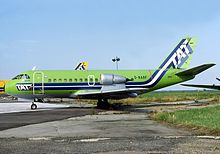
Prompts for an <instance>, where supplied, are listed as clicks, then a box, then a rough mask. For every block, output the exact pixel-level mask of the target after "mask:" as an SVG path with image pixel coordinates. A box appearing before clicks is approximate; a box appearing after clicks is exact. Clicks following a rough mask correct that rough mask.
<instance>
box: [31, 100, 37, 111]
mask: <svg viewBox="0 0 220 154" xmlns="http://www.w3.org/2000/svg"><path fill="white" fill-rule="evenodd" d="M36 109H37V104H35V103H34V102H32V104H31V110H36Z"/></svg>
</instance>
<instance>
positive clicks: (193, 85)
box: [181, 84, 220, 90]
mask: <svg viewBox="0 0 220 154" xmlns="http://www.w3.org/2000/svg"><path fill="white" fill-rule="evenodd" d="M181 85H182V86H187V87H197V88H208V89H216V90H220V85H214V84H213V85H199V84H181Z"/></svg>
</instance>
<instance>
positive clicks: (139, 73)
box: [5, 37, 215, 110]
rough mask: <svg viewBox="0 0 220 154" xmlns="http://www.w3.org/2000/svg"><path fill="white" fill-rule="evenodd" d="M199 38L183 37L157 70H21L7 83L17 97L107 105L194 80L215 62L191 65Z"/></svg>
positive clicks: (99, 105)
mask: <svg viewBox="0 0 220 154" xmlns="http://www.w3.org/2000/svg"><path fill="white" fill-rule="evenodd" d="M196 42H197V41H196V38H194V37H187V38H184V39H181V41H180V42H179V43H178V44H177V46H176V47H175V48H174V50H172V52H171V53H170V54H169V55H168V57H167V58H166V59H165V60H164V61H163V62H162V64H161V65H159V67H158V68H157V69H155V70H147V69H146V70H85V71H73V70H35V71H32V70H30V71H26V72H23V73H20V74H19V75H17V76H16V77H14V78H13V79H12V80H10V81H9V82H7V83H6V85H5V91H6V93H7V94H9V95H12V96H14V97H19V98H24V99H30V100H33V101H32V104H31V109H33V110H34V109H36V108H37V105H36V104H35V102H36V101H35V100H36V99H44V98H73V99H97V100H98V102H97V108H108V107H109V105H110V104H109V102H108V99H124V98H128V97H137V96H138V95H141V94H144V93H147V92H150V91H154V90H157V89H161V88H164V87H167V86H171V85H174V84H178V83H181V82H184V81H188V80H191V79H193V78H194V77H195V76H196V75H197V74H199V73H201V72H203V71H205V70H207V69H209V68H210V67H212V66H214V65H215V64H212V63H211V64H203V65H200V66H197V67H194V68H191V69H187V68H188V67H189V64H190V61H191V58H192V54H193V52H194V49H195V46H196Z"/></svg>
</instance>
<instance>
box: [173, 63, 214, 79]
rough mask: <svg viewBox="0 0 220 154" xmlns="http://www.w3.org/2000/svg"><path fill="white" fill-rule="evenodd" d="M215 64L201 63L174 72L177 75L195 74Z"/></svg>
mask: <svg viewBox="0 0 220 154" xmlns="http://www.w3.org/2000/svg"><path fill="white" fill-rule="evenodd" d="M214 65H215V64H203V65H200V66H197V67H194V68H190V69H187V70H184V71H181V72H178V73H176V75H177V76H195V75H197V74H199V73H201V72H203V71H205V70H207V69H209V68H210V67H212V66H214Z"/></svg>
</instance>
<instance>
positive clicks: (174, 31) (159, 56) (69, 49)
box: [0, 0, 220, 89]
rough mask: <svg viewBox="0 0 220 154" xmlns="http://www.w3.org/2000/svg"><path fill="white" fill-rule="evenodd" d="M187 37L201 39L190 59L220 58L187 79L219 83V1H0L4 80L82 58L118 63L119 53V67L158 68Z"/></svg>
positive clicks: (96, 65)
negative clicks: (209, 67) (200, 72)
mask: <svg viewBox="0 0 220 154" xmlns="http://www.w3.org/2000/svg"><path fill="white" fill-rule="evenodd" d="M185 36H196V37H198V38H199V41H198V46H197V48H196V51H195V52H194V55H193V60H192V63H191V66H197V65H200V64H204V63H209V62H211V63H216V64H217V65H216V66H215V67H213V68H211V69H210V70H208V71H206V72H204V73H202V74H201V75H199V76H197V77H196V79H194V80H192V81H190V82H189V83H211V84H212V83H218V82H217V81H216V80H215V78H216V77H220V50H219V48H218V47H219V45H220V1H218V0H209V1H201V0H200V1H199V0H194V1H192V0H184V1H177V0H166V1H165V0H77V1H76V0H59V1H58V0H31V1H30V0H7V1H6V0H0V57H1V65H0V79H9V78H12V77H13V76H15V75H16V74H19V73H20V72H23V71H26V70H30V69H32V67H33V66H37V68H38V69H46V70H48V69H53V70H57V69H59V70H60V69H65V70H66V69H73V67H75V65H76V64H77V63H78V62H80V61H88V62H89V69H115V64H113V63H112V61H111V59H112V58H113V57H115V56H118V57H120V58H121V61H120V63H119V69H154V68H157V67H158V65H159V64H160V63H161V62H162V61H163V60H164V59H165V58H166V57H167V55H168V54H169V53H170V52H171V50H172V49H173V48H174V46H175V45H176V44H177V43H178V42H179V41H180V39H181V38H183V37H185ZM181 88H182V87H181V86H173V87H172V88H171V89H181Z"/></svg>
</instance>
